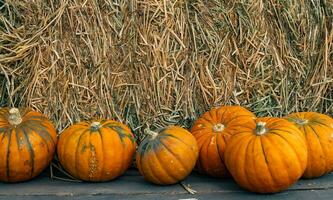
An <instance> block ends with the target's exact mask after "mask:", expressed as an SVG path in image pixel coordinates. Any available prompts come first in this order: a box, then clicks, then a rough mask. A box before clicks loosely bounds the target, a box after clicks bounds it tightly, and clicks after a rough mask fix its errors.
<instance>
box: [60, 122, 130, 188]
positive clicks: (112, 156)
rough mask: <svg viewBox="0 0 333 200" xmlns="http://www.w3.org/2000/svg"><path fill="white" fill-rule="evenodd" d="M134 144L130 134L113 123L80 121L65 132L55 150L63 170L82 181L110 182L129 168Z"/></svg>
mask: <svg viewBox="0 0 333 200" xmlns="http://www.w3.org/2000/svg"><path fill="white" fill-rule="evenodd" d="M135 148H136V143H135V141H134V136H133V134H132V132H131V130H130V129H129V128H128V127H127V126H125V125H124V124H122V123H120V122H117V121H113V120H105V119H102V120H97V121H93V122H90V121H84V122H79V123H77V124H74V125H72V126H70V127H68V128H67V129H65V130H64V131H63V132H62V133H61V135H60V137H59V143H58V148H57V153H58V158H59V161H60V163H61V165H62V166H63V168H64V169H65V170H66V171H67V172H68V173H69V174H70V175H72V176H73V177H75V178H77V179H81V180H84V181H92V182H100V181H109V180H112V179H114V178H116V177H118V176H120V175H121V174H123V173H124V172H125V171H126V170H127V169H128V168H129V166H130V165H131V163H132V159H133V156H134V153H135Z"/></svg>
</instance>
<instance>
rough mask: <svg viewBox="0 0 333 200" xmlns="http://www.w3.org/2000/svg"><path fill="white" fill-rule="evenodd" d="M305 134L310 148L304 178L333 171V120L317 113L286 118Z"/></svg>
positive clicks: (294, 114)
mask: <svg viewBox="0 0 333 200" xmlns="http://www.w3.org/2000/svg"><path fill="white" fill-rule="evenodd" d="M286 119H287V120H289V121H290V122H293V123H294V124H295V125H296V126H297V127H298V128H299V129H300V130H301V131H302V133H303V134H304V136H305V138H306V142H307V146H308V158H309V160H308V165H307V168H306V170H305V172H304V174H303V177H304V178H315V177H319V176H322V175H324V174H327V173H329V172H330V171H332V170H333V119H332V118H331V117H329V116H327V115H324V114H320V113H315V112H300V113H293V114H290V115H288V116H286Z"/></svg>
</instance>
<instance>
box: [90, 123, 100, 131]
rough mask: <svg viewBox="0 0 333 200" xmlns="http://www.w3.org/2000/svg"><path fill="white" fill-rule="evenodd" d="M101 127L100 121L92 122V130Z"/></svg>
mask: <svg viewBox="0 0 333 200" xmlns="http://www.w3.org/2000/svg"><path fill="white" fill-rule="evenodd" d="M99 128H101V123H100V122H92V123H91V124H90V130H91V131H98V129H99Z"/></svg>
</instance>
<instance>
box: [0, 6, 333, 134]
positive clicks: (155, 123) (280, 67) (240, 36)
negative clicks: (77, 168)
mask: <svg viewBox="0 0 333 200" xmlns="http://www.w3.org/2000/svg"><path fill="white" fill-rule="evenodd" d="M332 10H333V3H332V1H318V2H317V1H316V2H314V1H307V0H306V1H295V0H292V1H275V0H272V1H254V2H252V3H251V2H248V1H244V0H237V1H232V2H229V1H216V0H210V1H204V0H191V1H183V0H169V1H153V0H141V1H139V0H130V1H128V0H117V1H105V0H101V1H90V0H88V1H86V0H76V1H74V0H59V1H50V0H47V1H45V0H37V1H34V2H33V3H31V2H30V1H6V2H5V5H4V6H3V7H1V12H2V14H1V17H0V31H1V33H0V92H1V93H0V106H31V107H33V108H35V109H36V110H39V111H41V112H43V113H45V114H47V115H48V116H49V117H50V118H51V119H52V120H53V122H54V123H55V124H56V126H57V129H58V130H59V131H61V130H62V129H63V128H65V127H67V126H68V125H69V124H71V123H74V122H76V121H79V120H83V119H91V118H97V117H107V118H113V119H116V120H119V121H122V122H124V123H127V124H128V125H129V126H130V127H131V128H132V129H133V130H134V132H135V133H136V135H137V136H138V137H140V136H141V130H142V129H143V128H145V127H146V126H151V127H161V126H166V125H170V124H179V125H183V126H185V127H189V126H191V123H192V122H193V120H194V119H195V118H197V117H198V115H200V114H202V113H203V112H204V111H206V110H208V109H210V108H211V107H213V106H218V105H224V104H241V105H243V106H246V107H248V108H249V109H251V110H252V111H254V112H255V113H256V114H257V115H259V116H263V115H273V116H281V115H284V114H286V113H290V112H294V111H301V110H302V111H307V110H313V111H318V112H322V113H326V114H331V115H332V114H333V106H332V105H333V104H332V101H333V100H332V99H333V63H332V60H333V59H332V58H333V29H332V20H333V18H332V16H333V13H332Z"/></svg>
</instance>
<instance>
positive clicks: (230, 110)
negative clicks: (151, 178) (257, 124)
mask: <svg viewBox="0 0 333 200" xmlns="http://www.w3.org/2000/svg"><path fill="white" fill-rule="evenodd" d="M254 117H255V116H254V114H253V113H251V112H250V111H248V110H247V109H245V108H243V107H241V106H222V107H220V108H213V109H211V110H210V111H208V112H206V113H204V114H203V115H202V116H201V117H200V118H199V119H198V120H196V121H195V123H194V125H193V127H192V129H191V132H192V134H193V135H194V137H195V138H196V140H197V142H198V148H199V159H198V162H197V167H198V170H199V171H200V172H201V173H205V174H208V175H211V176H215V177H226V176H228V175H229V173H228V170H227V169H226V167H225V165H224V156H223V154H224V150H225V145H226V139H227V138H229V137H230V136H231V135H233V134H234V130H235V128H237V127H238V126H241V125H242V124H244V123H246V121H248V120H252V119H253V118H254Z"/></svg>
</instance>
